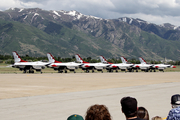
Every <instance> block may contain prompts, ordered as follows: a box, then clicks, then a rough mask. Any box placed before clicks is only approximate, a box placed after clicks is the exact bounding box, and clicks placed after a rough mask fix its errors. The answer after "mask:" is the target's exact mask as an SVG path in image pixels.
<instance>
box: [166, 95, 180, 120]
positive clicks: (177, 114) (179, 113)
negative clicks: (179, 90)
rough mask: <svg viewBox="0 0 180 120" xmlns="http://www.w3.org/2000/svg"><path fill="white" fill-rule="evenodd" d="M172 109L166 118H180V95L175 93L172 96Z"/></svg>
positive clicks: (170, 119)
mask: <svg viewBox="0 0 180 120" xmlns="http://www.w3.org/2000/svg"><path fill="white" fill-rule="evenodd" d="M171 106H172V109H171V110H170V111H169V114H168V117H167V119H166V120H180V95H179V94H175V95H173V96H172V97H171Z"/></svg>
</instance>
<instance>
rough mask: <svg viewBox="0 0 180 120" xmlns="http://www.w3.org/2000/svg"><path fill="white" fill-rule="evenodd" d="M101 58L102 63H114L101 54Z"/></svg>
mask: <svg viewBox="0 0 180 120" xmlns="http://www.w3.org/2000/svg"><path fill="white" fill-rule="evenodd" d="M99 58H100V60H101V62H102V63H108V64H112V63H110V62H108V61H107V60H106V59H105V58H104V57H103V56H102V55H100V56H99Z"/></svg>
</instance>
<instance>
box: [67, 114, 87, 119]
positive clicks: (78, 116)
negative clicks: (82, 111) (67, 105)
mask: <svg viewBox="0 0 180 120" xmlns="http://www.w3.org/2000/svg"><path fill="white" fill-rule="evenodd" d="M67 120H84V119H83V117H82V116H80V115H77V114H74V115H71V116H69V117H68V118H67Z"/></svg>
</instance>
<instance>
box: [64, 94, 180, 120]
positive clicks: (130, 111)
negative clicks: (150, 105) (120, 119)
mask: <svg viewBox="0 0 180 120" xmlns="http://www.w3.org/2000/svg"><path fill="white" fill-rule="evenodd" d="M137 103H138V102H137V100H136V98H133V97H129V96H128V97H123V98H122V99H121V100H120V104H121V110H122V112H123V113H124V115H125V117H126V120H149V113H148V110H147V109H146V108H144V107H138V105H137ZM171 106H172V109H171V110H170V111H169V114H168V116H167V118H165V119H166V120H180V95H179V94H175V95H173V96H172V97H171ZM67 120H84V118H83V117H82V116H81V115H78V114H73V115H71V116H69V117H68V118H67ZM85 120H112V117H111V114H110V112H109V110H108V108H107V107H106V106H105V105H98V104H95V105H92V106H90V107H89V108H88V109H87V112H86V115H85ZM151 120H164V119H163V118H162V117H160V116H155V117H153V118H151Z"/></svg>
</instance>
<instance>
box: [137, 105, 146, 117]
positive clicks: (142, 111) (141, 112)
mask: <svg viewBox="0 0 180 120" xmlns="http://www.w3.org/2000/svg"><path fill="white" fill-rule="evenodd" d="M137 117H138V118H141V119H144V120H149V114H148V111H147V110H146V108H144V107H138V110H137Z"/></svg>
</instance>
